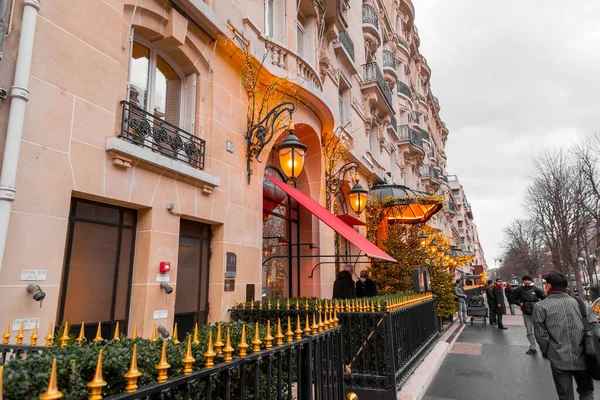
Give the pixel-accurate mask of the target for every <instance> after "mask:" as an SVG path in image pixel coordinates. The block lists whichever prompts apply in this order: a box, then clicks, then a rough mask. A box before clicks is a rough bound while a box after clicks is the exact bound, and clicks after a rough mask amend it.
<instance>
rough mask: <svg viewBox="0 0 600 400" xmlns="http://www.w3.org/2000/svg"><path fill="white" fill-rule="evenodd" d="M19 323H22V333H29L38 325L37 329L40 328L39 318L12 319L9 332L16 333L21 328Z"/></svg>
mask: <svg viewBox="0 0 600 400" xmlns="http://www.w3.org/2000/svg"><path fill="white" fill-rule="evenodd" d="M21 323H23V330H24V331H31V330H33V328H35V324H36V323H37V324H38V328H39V327H40V319H39V318H21V319H14V320H13V322H12V326H11V328H10V329H11V330H12V331H18V330H19V329H20V328H21Z"/></svg>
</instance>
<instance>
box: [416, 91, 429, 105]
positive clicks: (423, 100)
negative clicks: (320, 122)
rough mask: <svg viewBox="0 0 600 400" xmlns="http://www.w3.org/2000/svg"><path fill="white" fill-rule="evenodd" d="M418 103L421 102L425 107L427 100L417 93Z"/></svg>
mask: <svg viewBox="0 0 600 400" xmlns="http://www.w3.org/2000/svg"><path fill="white" fill-rule="evenodd" d="M417 96H418V98H419V101H422V102H423V103H425V105H427V98H425V96H423V95H422V94H421V93H419V94H418V95H417Z"/></svg>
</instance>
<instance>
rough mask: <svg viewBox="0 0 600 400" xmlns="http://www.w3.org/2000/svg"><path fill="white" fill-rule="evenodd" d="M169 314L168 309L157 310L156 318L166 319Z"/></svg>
mask: <svg viewBox="0 0 600 400" xmlns="http://www.w3.org/2000/svg"><path fill="white" fill-rule="evenodd" d="M168 315H169V312H168V310H155V311H154V319H165V318H167V316H168Z"/></svg>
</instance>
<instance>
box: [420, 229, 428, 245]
mask: <svg viewBox="0 0 600 400" xmlns="http://www.w3.org/2000/svg"><path fill="white" fill-rule="evenodd" d="M427 239H429V236H427V234H426V233H425V232H421V234H420V235H419V244H420V245H421V247H425V246H426V245H427Z"/></svg>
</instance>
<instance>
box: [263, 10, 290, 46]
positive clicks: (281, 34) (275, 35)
mask: <svg viewBox="0 0 600 400" xmlns="http://www.w3.org/2000/svg"><path fill="white" fill-rule="evenodd" d="M285 26H286V25H285V2H284V1H281V0H265V34H266V35H267V36H268V37H270V38H272V39H275V40H277V41H279V42H281V43H284V41H285Z"/></svg>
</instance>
